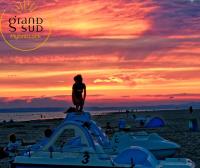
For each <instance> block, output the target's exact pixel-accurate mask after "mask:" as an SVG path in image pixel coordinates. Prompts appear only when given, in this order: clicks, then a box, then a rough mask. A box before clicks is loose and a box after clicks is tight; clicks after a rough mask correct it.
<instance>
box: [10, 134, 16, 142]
mask: <svg viewBox="0 0 200 168" xmlns="http://www.w3.org/2000/svg"><path fill="white" fill-rule="evenodd" d="M10 142H12V143H15V142H16V135H15V134H11V135H10Z"/></svg>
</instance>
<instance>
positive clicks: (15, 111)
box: [0, 103, 200, 122]
mask: <svg viewBox="0 0 200 168" xmlns="http://www.w3.org/2000/svg"><path fill="white" fill-rule="evenodd" d="M191 105H193V107H194V108H198V109H200V103H198V104H196V103H195V104H192V103H190V104H181V105H159V106H140V107H86V108H85V109H84V111H86V112H90V114H91V115H105V114H107V113H117V112H127V111H130V112H140V111H145V112H148V111H150V112H152V111H158V110H159V111H160V110H183V109H185V110H187V109H188V107H190V106H191ZM66 110H67V109H66V108H64V107H46V108H44V107H43V108H5V109H0V122H15V121H30V120H45V119H60V118H65V116H66V113H64V112H65V111H66Z"/></svg>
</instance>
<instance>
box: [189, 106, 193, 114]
mask: <svg viewBox="0 0 200 168" xmlns="http://www.w3.org/2000/svg"><path fill="white" fill-rule="evenodd" d="M189 112H190V114H192V113H193V108H192V106H190V108H189Z"/></svg>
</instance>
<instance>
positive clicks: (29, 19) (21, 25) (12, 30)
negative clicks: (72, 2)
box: [0, 0, 51, 51]
mask: <svg viewBox="0 0 200 168" xmlns="http://www.w3.org/2000/svg"><path fill="white" fill-rule="evenodd" d="M50 27H51V26H50V22H49V21H48V19H47V17H45V14H44V12H42V11H41V10H40V9H39V8H38V7H37V5H36V4H35V3H34V2H32V1H31V0H23V1H19V2H16V4H14V5H13V7H12V9H10V8H9V9H7V10H5V11H4V12H3V13H2V15H1V18H0V33H1V35H2V38H3V40H4V42H5V43H6V44H7V45H8V46H10V47H11V48H13V49H15V50H19V51H33V50H36V49H38V48H40V47H42V46H43V45H44V44H45V43H46V42H47V40H48V39H49V37H50V34H51V30H50Z"/></svg>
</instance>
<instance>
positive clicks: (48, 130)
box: [44, 128, 53, 138]
mask: <svg viewBox="0 0 200 168" xmlns="http://www.w3.org/2000/svg"><path fill="white" fill-rule="evenodd" d="M52 133H53V132H52V130H51V129H50V128H47V129H46V130H45V131H44V136H45V137H46V138H49V137H50V136H51V135H52Z"/></svg>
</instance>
